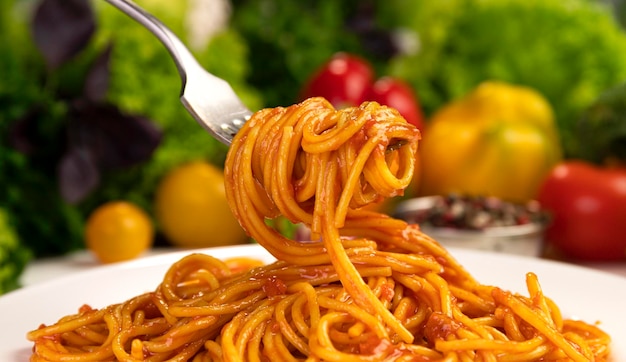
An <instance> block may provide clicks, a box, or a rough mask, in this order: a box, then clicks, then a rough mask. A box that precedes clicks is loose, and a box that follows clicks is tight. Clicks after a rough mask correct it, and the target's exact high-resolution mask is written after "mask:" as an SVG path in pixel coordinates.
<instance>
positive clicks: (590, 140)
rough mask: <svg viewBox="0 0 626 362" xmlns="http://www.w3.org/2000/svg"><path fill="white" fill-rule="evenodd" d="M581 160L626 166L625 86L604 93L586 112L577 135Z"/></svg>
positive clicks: (625, 84) (578, 125) (581, 119)
mask: <svg viewBox="0 0 626 362" xmlns="http://www.w3.org/2000/svg"><path fill="white" fill-rule="evenodd" d="M575 135H576V137H577V139H578V142H579V143H580V144H582V145H584V147H581V148H580V152H579V153H578V154H577V156H578V157H580V158H582V159H585V160H587V161H590V162H592V163H596V164H603V163H605V162H608V163H611V162H614V161H617V162H621V163H622V164H626V83H623V84H620V85H618V86H616V87H614V88H611V89H609V90H607V91H606V92H604V93H602V94H601V95H600V97H598V99H597V100H596V101H595V102H594V103H593V104H592V105H591V106H590V107H589V108H588V109H586V110H585V112H584V113H583V115H582V117H581V118H580V119H579V121H578V123H577V125H576V133H575Z"/></svg>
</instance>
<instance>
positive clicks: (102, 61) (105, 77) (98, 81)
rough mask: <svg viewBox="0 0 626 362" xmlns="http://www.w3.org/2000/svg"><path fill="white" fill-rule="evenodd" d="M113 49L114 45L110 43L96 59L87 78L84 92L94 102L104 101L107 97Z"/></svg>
mask: <svg viewBox="0 0 626 362" xmlns="http://www.w3.org/2000/svg"><path fill="white" fill-rule="evenodd" d="M112 49H113V46H112V45H111V44H110V43H109V44H108V45H107V47H106V48H105V49H104V50H103V51H102V53H100V54H99V55H98V57H97V58H96V59H95V61H94V62H93V64H92V65H91V68H89V72H88V73H87V77H86V78H85V85H84V92H83V93H84V96H85V98H87V99H88V100H90V101H92V102H102V101H104V99H105V97H106V93H107V90H108V89H109V76H110V72H109V61H110V60H111V50H112Z"/></svg>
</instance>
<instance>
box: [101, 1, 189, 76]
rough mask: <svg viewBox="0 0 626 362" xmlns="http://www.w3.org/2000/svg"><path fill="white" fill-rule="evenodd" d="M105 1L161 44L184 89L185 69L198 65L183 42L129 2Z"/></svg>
mask: <svg viewBox="0 0 626 362" xmlns="http://www.w3.org/2000/svg"><path fill="white" fill-rule="evenodd" d="M105 1H106V2H108V3H109V4H111V5H113V6H115V7H116V8H118V9H119V10H121V11H122V12H123V13H125V14H126V15H128V16H130V17H131V18H133V19H134V20H135V21H137V22H138V23H140V24H142V25H143V26H145V27H146V28H147V29H148V30H149V31H150V32H152V33H153V34H154V35H155V36H156V37H157V38H158V39H159V40H160V41H161V43H163V45H164V46H165V48H166V49H167V50H168V51H169V52H170V54H171V55H172V58H173V59H174V63H175V64H176V68H177V69H178V73H179V74H180V77H181V80H182V83H183V88H184V86H185V84H186V83H187V72H186V71H185V69H189V67H198V66H199V64H198V61H197V60H196V58H195V57H194V56H193V54H191V52H189V50H188V49H187V47H186V46H185V45H184V44H183V42H182V41H181V40H180V39H179V38H178V37H177V36H176V35H175V34H174V33H173V32H172V31H171V30H170V29H169V28H168V27H167V26H165V25H164V24H163V23H162V22H161V21H160V20H158V19H157V18H155V17H154V16H152V14H150V13H148V12H146V11H145V10H143V9H142V8H141V7H139V6H138V5H137V4H135V3H134V2H132V1H130V0H105Z"/></svg>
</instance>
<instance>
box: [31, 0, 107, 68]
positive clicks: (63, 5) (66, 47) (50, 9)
mask: <svg viewBox="0 0 626 362" xmlns="http://www.w3.org/2000/svg"><path fill="white" fill-rule="evenodd" d="M95 27H96V24H95V16H94V13H93V9H92V8H91V5H90V2H89V1H88V0H43V1H42V2H41V3H40V4H39V6H38V7H37V9H36V12H35V17H34V19H33V23H32V29H33V37H34V40H35V44H36V45H37V48H38V49H39V51H41V53H42V54H43V57H44V59H45V60H46V63H47V65H48V67H49V68H50V69H56V68H58V67H59V66H61V65H62V64H64V63H65V62H67V61H68V60H69V59H71V58H72V57H73V56H75V55H76V54H78V53H79V52H80V51H81V50H82V49H83V48H84V47H85V45H87V43H88V42H89V40H90V39H91V36H92V35H93V33H94V30H95Z"/></svg>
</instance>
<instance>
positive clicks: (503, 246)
mask: <svg viewBox="0 0 626 362" xmlns="http://www.w3.org/2000/svg"><path fill="white" fill-rule="evenodd" d="M441 198H442V197H441V196H426V197H418V198H413V199H409V200H406V201H403V202H401V203H399V204H398V206H397V207H396V209H395V212H394V216H395V217H397V218H399V219H403V220H405V221H407V222H409V223H417V224H420V228H421V230H422V231H423V232H424V233H425V234H427V235H428V236H430V237H431V238H433V239H435V240H436V241H437V242H439V243H440V244H441V245H443V246H444V247H455V248H466V249H477V250H485V251H492V252H501V253H509V254H516V255H525V256H535V257H536V256H541V254H542V252H543V246H544V229H545V223H544V222H540V221H533V222H529V223H526V224H521V225H512V226H493V227H485V228H483V229H480V230H475V229H459V228H452V227H434V226H431V225H428V224H427V223H420V222H419V221H418V220H417V219H418V217H419V216H420V215H423V214H424V213H425V212H427V211H428V210H429V209H431V208H432V207H433V206H434V205H435V203H436V202H438V201H439V200H440V199H441Z"/></svg>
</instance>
